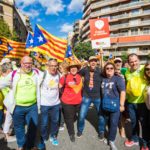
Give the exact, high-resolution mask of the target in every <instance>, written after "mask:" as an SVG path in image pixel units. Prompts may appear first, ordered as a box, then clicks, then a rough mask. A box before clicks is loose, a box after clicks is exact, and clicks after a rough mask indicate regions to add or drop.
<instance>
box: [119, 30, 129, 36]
mask: <svg viewBox="0 0 150 150" xmlns="http://www.w3.org/2000/svg"><path fill="white" fill-rule="evenodd" d="M119 35H120V36H128V30H122V31H120V33H119Z"/></svg>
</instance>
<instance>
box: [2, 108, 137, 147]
mask: <svg viewBox="0 0 150 150" xmlns="http://www.w3.org/2000/svg"><path fill="white" fill-rule="evenodd" d="M95 115H96V114H95V111H94V110H93V109H90V111H89V113H88V117H87V120H86V127H85V130H84V135H83V136H82V137H81V138H80V139H77V138H76V141H75V143H72V142H70V139H69V137H68V134H67V130H66V128H65V130H64V131H60V132H59V135H58V139H59V143H60V144H59V146H57V147H56V146H52V145H51V144H50V142H49V141H48V142H47V144H46V148H47V150H109V146H108V145H106V144H105V143H104V142H100V141H99V140H98V138H97V131H96V129H95V126H97V121H96V120H97V119H96V118H97V117H95ZM94 118H95V119H94ZM0 138H2V136H0ZM124 140H125V139H123V138H120V136H119V135H117V140H116V144H117V147H118V150H139V147H134V148H130V149H129V148H125V147H124V144H123V143H124ZM16 147H17V145H16V143H15V142H14V143H9V144H7V143H4V142H3V140H2V139H1V140H0V150H15V149H16Z"/></svg>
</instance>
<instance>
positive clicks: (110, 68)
mask: <svg viewBox="0 0 150 150" xmlns="http://www.w3.org/2000/svg"><path fill="white" fill-rule="evenodd" d="M106 70H114V68H113V67H108V68H106Z"/></svg>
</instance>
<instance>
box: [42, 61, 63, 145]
mask: <svg viewBox="0 0 150 150" xmlns="http://www.w3.org/2000/svg"><path fill="white" fill-rule="evenodd" d="M57 68H58V62H57V60H55V59H51V60H49V62H48V65H47V70H46V71H45V72H44V74H43V79H42V83H41V102H40V104H41V137H42V141H41V143H43V145H44V147H45V143H44V142H45V141H46V140H47V136H48V134H47V133H48V123H49V118H50V120H51V122H50V123H51V124H50V142H51V143H52V145H58V144H59V143H58V140H57V133H58V124H59V111H60V99H59V87H58V84H59V78H60V77H59V74H58V72H57Z"/></svg>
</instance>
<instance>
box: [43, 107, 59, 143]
mask: <svg viewBox="0 0 150 150" xmlns="http://www.w3.org/2000/svg"><path fill="white" fill-rule="evenodd" d="M59 111H60V104H58V105H55V106H41V136H42V139H43V140H44V141H45V140H47V136H48V123H49V120H50V136H51V137H55V136H56V135H57V133H58V126H59Z"/></svg>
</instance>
